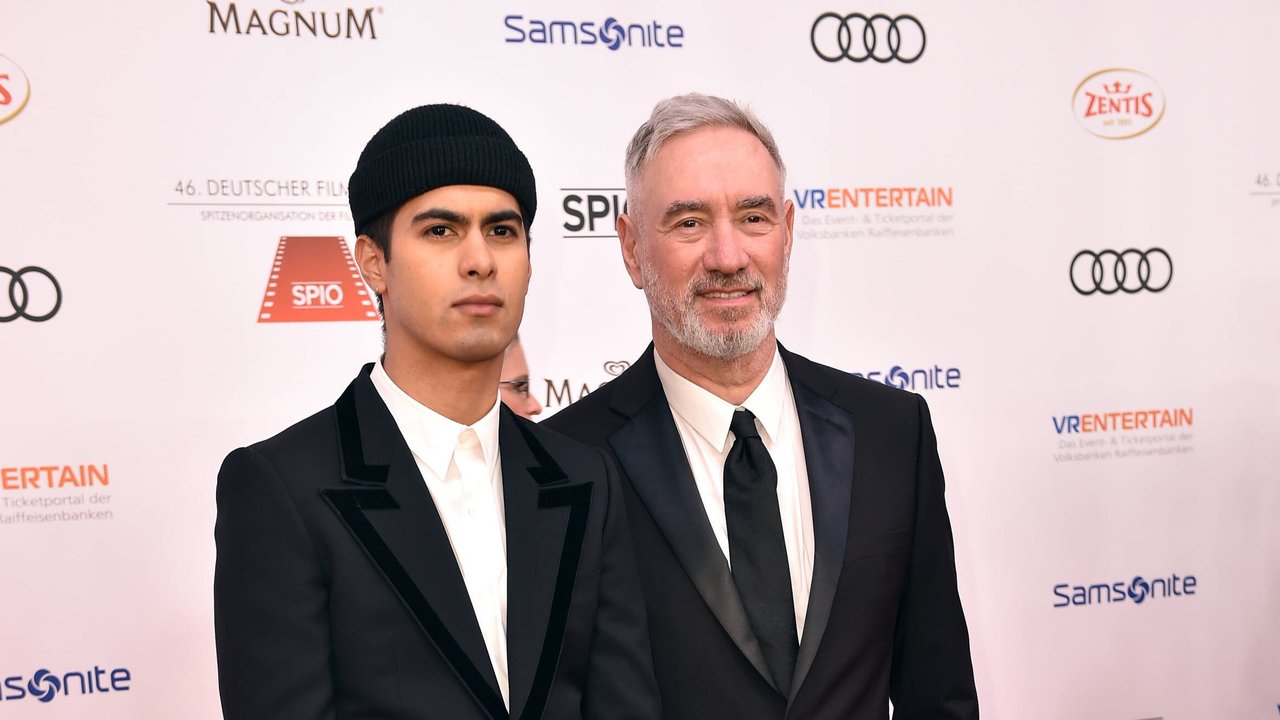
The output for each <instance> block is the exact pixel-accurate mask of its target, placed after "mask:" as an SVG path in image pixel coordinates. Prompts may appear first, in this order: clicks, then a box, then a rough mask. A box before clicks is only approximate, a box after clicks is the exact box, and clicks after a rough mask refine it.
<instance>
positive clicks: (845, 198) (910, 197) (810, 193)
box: [791, 185, 955, 210]
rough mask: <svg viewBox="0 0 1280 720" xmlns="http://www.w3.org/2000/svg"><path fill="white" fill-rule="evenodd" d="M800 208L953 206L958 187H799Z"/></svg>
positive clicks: (797, 197) (795, 193) (798, 205)
mask: <svg viewBox="0 0 1280 720" xmlns="http://www.w3.org/2000/svg"><path fill="white" fill-rule="evenodd" d="M791 194H792V195H794V196H795V199H796V207H797V208H798V209H800V210H856V209H858V208H901V207H906V208H914V207H930V208H931V207H952V206H953V205H954V204H955V203H954V197H955V188H953V187H951V186H950V185H947V186H935V187H926V186H919V187H859V188H847V187H843V188H841V187H832V188H796V189H794V190H792V191H791Z"/></svg>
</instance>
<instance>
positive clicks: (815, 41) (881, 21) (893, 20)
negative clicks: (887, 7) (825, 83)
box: [809, 12, 925, 63]
mask: <svg viewBox="0 0 1280 720" xmlns="http://www.w3.org/2000/svg"><path fill="white" fill-rule="evenodd" d="M809 44H810V45H812V46H813V51H814V52H815V53H817V55H818V57H820V58H822V59H823V60H826V61H827V62H832V63H833V62H840V61H841V60H852V61H853V62H856V63H860V62H866V61H867V60H875V61H876V62H878V63H887V62H892V61H894V60H897V61H898V62H901V63H913V62H915V61H917V60H919V59H920V56H921V55H923V54H924V44H925V36H924V25H922V24H921V23H920V21H919V20H918V19H916V16H914V15H899V16H897V17H889V16H888V15H884V14H880V13H877V14H875V15H871V16H867V15H863V14H862V13H850V14H848V15H841V14H839V13H833V12H825V13H822V14H821V15H819V16H818V19H817V20H814V21H813V27H812V28H811V29H810V30H809Z"/></svg>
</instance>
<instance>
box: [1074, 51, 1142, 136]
mask: <svg viewBox="0 0 1280 720" xmlns="http://www.w3.org/2000/svg"><path fill="white" fill-rule="evenodd" d="M1071 105H1072V107H1073V108H1074V110H1075V115H1076V120H1077V121H1078V122H1079V123H1080V125H1081V126H1082V127H1083V128H1084V129H1085V130H1088V131H1089V132H1091V133H1093V134H1094V135H1097V136H1098V137H1100V138H1106V139H1108V140H1126V139H1128V138H1132V137H1137V136H1139V135H1141V134H1143V133H1145V132H1147V131H1148V130H1150V129H1151V128H1153V127H1155V126H1156V125H1158V124H1159V123H1160V120H1161V119H1162V118H1163V117H1164V106H1165V102H1164V90H1161V89H1160V86H1159V85H1157V84H1156V81H1155V80H1154V79H1152V77H1151V76H1150V75H1147V74H1146V73H1143V72H1139V71H1137V70H1129V69H1128V68H1111V69H1108V70H1099V71H1098V72H1096V73H1094V74H1092V75H1090V76H1089V77H1087V78H1085V79H1084V80H1081V81H1080V84H1079V85H1077V86H1076V90H1075V93H1074V94H1073V95H1072V97H1071Z"/></svg>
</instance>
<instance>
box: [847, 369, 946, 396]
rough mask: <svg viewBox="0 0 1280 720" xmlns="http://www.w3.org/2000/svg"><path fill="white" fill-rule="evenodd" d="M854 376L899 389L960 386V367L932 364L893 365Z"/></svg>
mask: <svg viewBox="0 0 1280 720" xmlns="http://www.w3.org/2000/svg"><path fill="white" fill-rule="evenodd" d="M853 375H855V376H856V377H860V378H866V379H868V380H873V381H875V382H882V383H884V384H885V385H888V386H890V387H896V388H898V389H900V390H912V391H915V390H944V389H946V388H959V387H960V368H944V367H942V366H940V365H934V366H933V367H932V368H916V369H914V370H908V369H905V368H903V367H902V366H901V365H894V366H893V367H891V368H889V370H888V371H887V372H883V373H882V372H880V371H879V370H872V371H871V372H869V373H860V372H855V373H853Z"/></svg>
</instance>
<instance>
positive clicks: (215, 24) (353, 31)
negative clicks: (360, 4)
mask: <svg viewBox="0 0 1280 720" xmlns="http://www.w3.org/2000/svg"><path fill="white" fill-rule="evenodd" d="M205 2H206V3H207V4H208V5H209V33H210V34H218V33H221V34H223V35H255V34H256V35H261V36H263V37H269V36H274V37H288V36H290V35H292V36H294V37H314V38H320V37H324V38H329V39H332V40H337V39H339V38H343V39H347V40H350V39H352V38H358V39H361V40H377V39H378V31H377V29H376V28H375V27H374V25H373V16H374V14H375V11H376V13H377V14H379V15H380V14H382V8H380V7H379V8H372V7H367V8H363V9H359V10H358V9H356V8H352V7H347V8H341V9H338V10H333V11H328V10H321V11H317V10H298V9H296V8H295V9H292V10H284V9H281V8H275V9H273V10H268V11H263V12H259V11H258V9H257V8H249V9H248V10H247V11H246V12H244V13H241V10H240V7H237V6H236V4H235V3H234V2H229V3H225V4H219V3H216V2H213V0H205ZM282 2H285V3H286V4H290V5H294V4H299V5H300V4H302V3H303V2H305V0H282ZM264 15H265V19H264Z"/></svg>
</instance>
